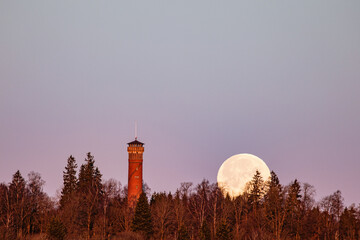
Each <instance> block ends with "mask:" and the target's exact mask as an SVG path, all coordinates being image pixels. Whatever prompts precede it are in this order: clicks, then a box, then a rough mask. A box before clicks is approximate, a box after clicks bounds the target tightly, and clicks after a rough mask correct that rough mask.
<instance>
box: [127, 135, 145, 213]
mask: <svg viewBox="0 0 360 240" xmlns="http://www.w3.org/2000/svg"><path fill="white" fill-rule="evenodd" d="M128 145H129V146H128V148H127V150H128V153H129V173H128V204H129V206H130V207H133V206H134V205H135V204H136V201H137V199H138V198H139V196H140V194H141V193H142V182H143V171H142V166H143V153H144V147H143V146H144V143H142V142H139V141H138V140H137V139H135V141H132V142H130V143H128Z"/></svg>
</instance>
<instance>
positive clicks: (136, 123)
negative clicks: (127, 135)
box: [135, 121, 137, 140]
mask: <svg viewBox="0 0 360 240" xmlns="http://www.w3.org/2000/svg"><path fill="white" fill-rule="evenodd" d="M135 140H137V122H136V121H135Z"/></svg>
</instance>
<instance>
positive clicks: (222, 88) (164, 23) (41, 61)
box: [0, 0, 360, 205]
mask: <svg viewBox="0 0 360 240" xmlns="http://www.w3.org/2000/svg"><path fill="white" fill-rule="evenodd" d="M359 23H360V2H359V1H356V0H353V1H351V0H349V1H333V0H318V1H310V0H309V1H307V0H305V1H231V0H229V1H214V0H206V1H205V0H196V1H188V0H185V1H165V0H162V1H158V0H151V1H145V0H144V1H140V0H134V1H110V0H109V1H37V0H36V1H0V182H5V183H9V182H10V181H11V178H12V175H13V174H14V173H15V172H16V170H18V169H19V170H20V171H21V173H22V175H23V176H24V177H25V178H27V174H28V173H29V172H30V171H35V172H38V173H40V174H41V176H42V178H43V179H44V180H45V181H46V185H45V186H44V190H45V191H46V192H47V193H48V194H49V195H50V196H55V195H56V192H58V191H59V189H61V187H62V174H63V170H64V168H65V166H66V161H67V158H68V157H69V156H70V155H73V156H74V157H75V158H76V160H77V163H78V165H81V164H83V163H84V159H85V157H86V153H87V152H91V153H92V154H93V155H94V156H95V164H96V165H97V166H98V167H99V169H100V172H101V173H102V174H103V179H104V180H107V179H110V178H114V179H116V180H118V181H120V182H121V183H122V185H123V186H124V185H126V184H127V167H128V159H127V150H126V147H127V145H126V143H128V142H130V141H132V140H134V124H135V121H136V122H137V125H138V139H139V140H140V141H142V142H144V143H145V152H144V180H145V182H146V183H147V184H148V185H149V187H150V188H151V190H152V191H153V192H154V191H157V192H159V191H171V192H174V191H175V190H176V189H177V188H178V187H180V183H181V182H193V183H194V184H198V183H200V182H201V181H202V179H204V178H205V179H208V180H209V181H210V182H212V183H215V182H216V175H217V172H218V169H219V167H220V166H221V164H222V163H223V162H224V161H225V160H226V159H227V158H229V157H230V156H232V155H235V154H238V153H251V154H254V155H256V156H258V157H260V158H261V159H263V160H264V161H265V162H266V164H267V165H268V167H269V168H270V169H271V170H273V171H275V172H276V173H277V175H278V176H279V178H280V182H281V183H282V184H284V185H287V184H289V183H290V182H291V181H293V180H294V179H295V178H296V179H298V180H299V181H300V182H302V183H309V184H311V185H313V186H314V187H315V189H316V199H317V200H320V199H321V198H322V197H325V196H328V195H330V194H332V193H334V192H335V191H336V190H338V189H339V190H340V191H341V192H342V195H343V197H344V198H345V203H346V204H348V205H349V204H351V203H356V204H358V203H360V191H359V187H358V183H359V182H360V174H359V170H360V158H359V156H360V147H359V142H360V94H359V90H360V28H359Z"/></svg>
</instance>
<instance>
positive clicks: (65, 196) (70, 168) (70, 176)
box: [60, 155, 77, 208]
mask: <svg viewBox="0 0 360 240" xmlns="http://www.w3.org/2000/svg"><path fill="white" fill-rule="evenodd" d="M76 168H77V164H76V160H75V158H74V157H73V156H72V155H70V157H69V158H68V160H67V165H66V167H65V171H63V181H64V186H63V188H62V190H61V198H60V207H61V208H63V207H64V206H65V204H66V203H67V202H68V201H69V200H70V199H71V197H72V195H73V194H74V193H75V192H76V188H77V177H76Z"/></svg>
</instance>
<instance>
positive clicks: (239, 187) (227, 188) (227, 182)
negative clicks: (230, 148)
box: [217, 153, 270, 197]
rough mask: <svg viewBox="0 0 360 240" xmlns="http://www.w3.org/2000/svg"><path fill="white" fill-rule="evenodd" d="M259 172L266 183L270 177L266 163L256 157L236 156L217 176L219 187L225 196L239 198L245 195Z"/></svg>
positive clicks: (223, 165)
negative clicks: (249, 184)
mask: <svg viewBox="0 0 360 240" xmlns="http://www.w3.org/2000/svg"><path fill="white" fill-rule="evenodd" d="M256 170H258V171H259V172H260V174H261V176H262V178H263V180H264V181H267V180H268V179H269V177H270V170H269V168H268V166H267V165H266V163H265V162H264V161H263V160H261V159H260V158H258V157H257V156H255V155H252V154H248V153H243V154H237V155H234V156H232V157H230V158H228V159H226V161H225V162H223V164H222V165H221V167H220V168H219V172H218V175H217V182H218V186H219V187H220V188H222V189H223V191H224V194H229V195H230V197H237V196H239V195H240V194H242V193H244V191H245V187H246V184H247V183H248V182H250V181H251V180H252V178H253V177H254V175H255V173H256Z"/></svg>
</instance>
